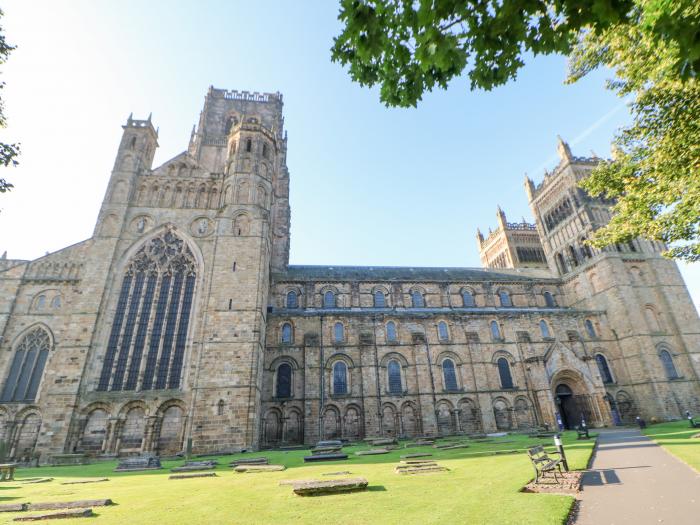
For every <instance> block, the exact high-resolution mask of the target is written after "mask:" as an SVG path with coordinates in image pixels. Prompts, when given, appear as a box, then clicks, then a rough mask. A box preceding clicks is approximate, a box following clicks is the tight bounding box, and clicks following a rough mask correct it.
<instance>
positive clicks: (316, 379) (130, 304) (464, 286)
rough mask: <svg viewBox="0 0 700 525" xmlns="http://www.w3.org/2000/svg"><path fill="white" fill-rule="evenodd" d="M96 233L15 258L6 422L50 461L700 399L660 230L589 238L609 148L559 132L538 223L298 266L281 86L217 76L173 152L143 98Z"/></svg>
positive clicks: (441, 429) (27, 450) (697, 404)
mask: <svg viewBox="0 0 700 525" xmlns="http://www.w3.org/2000/svg"><path fill="white" fill-rule="evenodd" d="M123 128H124V133H123V137H122V140H121V143H120V145H119V149H118V152H117V157H116V160H115V165H114V169H113V171H112V174H111V177H110V180H109V184H108V188H107V191H106V194H105V197H104V201H103V204H102V207H101V209H100V213H99V216H98V219H97V223H96V226H95V231H94V234H93V236H92V237H91V238H90V239H88V240H86V241H83V242H80V243H78V244H75V245H73V246H69V247H67V248H65V249H63V250H60V251H58V252H55V253H52V254H48V255H46V256H45V257H41V258H39V259H37V260H34V261H24V260H10V259H3V260H1V261H0V334H1V337H2V338H1V339H0V381H2V391H1V392H0V440H2V441H4V442H5V444H6V448H7V452H8V454H9V456H11V457H13V458H16V459H29V458H31V457H33V456H36V455H38V456H39V457H40V459H41V460H42V461H44V460H46V459H48V457H49V456H50V455H51V454H57V453H65V452H85V453H89V454H92V455H103V456H109V455H115V454H116V455H126V454H138V453H141V452H144V451H154V452H157V453H160V454H172V453H176V452H179V451H181V450H183V449H184V447H185V446H186V443H187V441H188V440H191V441H192V446H193V449H194V450H195V451H196V452H213V451H227V450H237V449H241V448H258V447H268V446H277V445H280V444H294V443H302V442H303V443H311V442H314V441H315V440H317V439H319V438H324V437H325V438H331V437H344V438H348V439H360V438H362V437H364V436H379V435H386V436H415V435H436V434H454V433H474V432H482V431H491V430H496V429H499V430H511V429H522V428H529V427H533V426H540V425H549V426H554V425H555V424H556V417H557V416H556V415H557V413H559V416H560V418H561V419H562V420H563V423H564V424H565V425H567V426H573V425H575V424H578V422H579V420H580V418H581V417H585V418H586V420H587V421H588V423H589V424H591V425H609V424H614V423H619V422H629V421H631V420H632V419H633V418H634V417H635V416H636V415H642V416H643V417H646V418H652V417H656V418H659V419H672V418H678V417H680V416H681V415H682V413H683V412H684V411H685V410H691V411H694V412H696V411H700V382H699V381H698V377H699V374H700V351H699V348H700V339H699V338H700V336H699V335H698V334H699V333H700V330H699V328H700V322H699V321H698V316H697V312H696V311H695V308H694V307H693V305H692V302H691V300H690V297H689V295H688V292H687V290H686V288H685V285H684V283H683V281H682V279H681V277H680V274H679V272H678V269H677V267H676V265H675V264H674V263H673V262H672V261H668V260H666V259H664V258H662V257H661V256H660V251H661V250H663V248H664V247H663V246H661V245H659V244H658V243H654V242H650V241H646V240H643V239H635V240H634V241H632V242H631V243H629V244H628V245H625V246H616V247H612V248H611V249H606V250H602V251H599V250H594V249H592V248H590V247H588V246H587V245H586V244H585V242H584V241H585V239H586V238H587V237H588V236H589V235H590V234H591V232H592V231H594V230H595V229H596V228H598V227H600V226H601V225H603V224H605V223H606V221H607V220H609V216H610V215H609V214H610V211H609V210H610V204H611V203H610V202H606V201H603V200H601V199H594V198H591V197H589V196H588V195H586V194H585V193H583V192H582V191H581V190H580V189H578V188H577V181H578V180H579V179H580V178H581V177H583V176H585V174H586V173H587V172H588V171H589V170H590V169H591V168H592V167H593V166H595V164H596V163H597V162H599V161H600V159H595V158H593V159H590V158H578V157H574V156H573V155H572V154H571V151H570V150H569V148H568V145H566V143H564V142H563V141H560V144H559V153H560V158H561V161H560V163H559V165H558V166H557V167H556V168H555V170H554V171H552V172H551V173H547V174H546V176H545V179H544V181H543V182H542V183H541V184H540V185H535V184H534V183H533V182H532V181H530V180H527V181H526V190H527V193H528V196H529V199H530V204H531V207H532V211H533V214H534V216H535V224H532V225H530V224H527V223H525V222H523V223H513V224H511V223H508V222H507V220H506V217H505V214H504V213H503V212H502V211H501V210H500V209H499V213H498V220H499V227H498V229H497V230H496V231H494V232H491V233H490V234H489V235H488V237H487V238H484V236H483V235H481V234H479V235H478V238H479V248H480V250H481V251H482V253H481V255H482V261H483V263H484V265H485V266H486V267H485V268H483V269H478V268H390V267H331V266H294V265H289V264H288V259H289V242H290V237H289V225H290V208H289V173H288V170H287V166H286V151H287V137H286V133H285V132H284V129H283V116H282V96H281V95H280V94H278V93H277V94H258V93H248V92H237V91H226V90H219V89H214V88H210V90H209V92H208V93H207V96H206V98H205V103H204V108H203V110H202V113H201V116H200V119H199V123H198V125H197V126H196V127H195V129H194V130H193V132H192V135H191V138H190V143H189V146H188V148H187V150H186V151H185V152H183V153H181V154H179V155H177V156H176V157H174V158H173V159H171V160H169V161H167V162H166V163H164V164H163V165H162V166H159V167H157V168H153V167H152V163H153V157H154V154H155V150H156V148H157V146H158V144H157V140H158V136H157V132H156V130H155V128H154V127H153V125H152V123H151V120H150V117H149V118H148V119H146V120H136V119H133V118H132V117H129V119H128V120H127V123H126V124H125V125H124V127H123Z"/></svg>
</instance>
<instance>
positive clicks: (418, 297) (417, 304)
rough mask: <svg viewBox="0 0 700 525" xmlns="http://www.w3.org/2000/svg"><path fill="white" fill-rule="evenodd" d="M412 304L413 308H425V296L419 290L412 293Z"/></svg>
mask: <svg viewBox="0 0 700 525" xmlns="http://www.w3.org/2000/svg"><path fill="white" fill-rule="evenodd" d="M411 304H412V305H413V308H423V307H424V306H425V300H424V299H423V294H422V293H420V292H419V291H418V290H413V291H412V292H411Z"/></svg>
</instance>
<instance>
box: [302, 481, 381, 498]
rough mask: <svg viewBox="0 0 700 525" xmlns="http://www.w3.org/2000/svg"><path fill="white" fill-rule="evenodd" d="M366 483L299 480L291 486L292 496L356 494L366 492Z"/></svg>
mask: <svg viewBox="0 0 700 525" xmlns="http://www.w3.org/2000/svg"><path fill="white" fill-rule="evenodd" d="M367 485H368V481H367V480H366V479H365V478H345V479H328V480H325V479H324V480H314V479H312V480H300V482H299V483H295V484H293V485H292V487H293V491H294V494H297V495H299V496H321V495H324V494H338V493H341V492H357V491H361V490H367Z"/></svg>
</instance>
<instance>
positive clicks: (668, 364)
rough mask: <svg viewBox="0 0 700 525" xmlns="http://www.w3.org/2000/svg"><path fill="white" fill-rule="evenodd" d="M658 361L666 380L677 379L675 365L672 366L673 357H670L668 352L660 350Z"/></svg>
mask: <svg viewBox="0 0 700 525" xmlns="http://www.w3.org/2000/svg"><path fill="white" fill-rule="evenodd" d="M659 359H661V364H662V365H663V366H664V372H666V377H667V378H668V379H678V371H677V370H676V365H674V364H673V357H671V354H670V353H669V351H668V350H661V352H659Z"/></svg>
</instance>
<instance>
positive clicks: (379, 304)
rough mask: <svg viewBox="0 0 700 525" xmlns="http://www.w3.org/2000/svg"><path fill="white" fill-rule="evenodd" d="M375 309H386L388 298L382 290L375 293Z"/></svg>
mask: <svg viewBox="0 0 700 525" xmlns="http://www.w3.org/2000/svg"><path fill="white" fill-rule="evenodd" d="M374 307H375V308H386V296H385V295H384V292H382V291H381V290H377V291H376V292H374Z"/></svg>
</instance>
